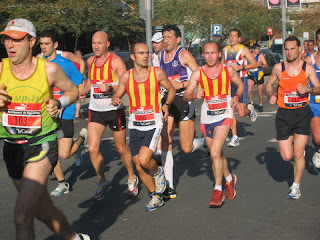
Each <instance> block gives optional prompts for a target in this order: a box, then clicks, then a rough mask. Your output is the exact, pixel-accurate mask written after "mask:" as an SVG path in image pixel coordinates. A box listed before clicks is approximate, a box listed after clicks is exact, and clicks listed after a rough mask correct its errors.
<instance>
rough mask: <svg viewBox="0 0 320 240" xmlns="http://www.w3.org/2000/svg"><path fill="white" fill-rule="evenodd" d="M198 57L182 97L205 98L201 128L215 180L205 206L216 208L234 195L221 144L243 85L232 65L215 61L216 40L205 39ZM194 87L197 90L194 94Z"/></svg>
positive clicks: (217, 46)
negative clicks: (234, 88) (202, 61)
mask: <svg viewBox="0 0 320 240" xmlns="http://www.w3.org/2000/svg"><path fill="white" fill-rule="evenodd" d="M202 56H203V57H204V59H205V61H206V64H205V65H204V66H202V67H200V68H199V69H198V70H196V71H194V72H193V73H192V75H191V78H190V83H189V85H188V87H187V89H186V91H185V93H184V96H183V100H185V101H192V100H194V99H203V98H204V99H205V100H204V102H203V104H202V107H201V131H202V132H203V134H204V135H205V140H206V144H207V146H208V149H209V150H210V156H211V159H212V170H213V175H214V181H215V186H214V191H213V197H212V199H211V201H210V202H209V205H210V206H218V207H219V206H222V203H223V201H224V198H225V196H226V197H227V199H233V198H235V196H236V190H235V184H236V182H237V177H236V175H235V174H231V173H230V171H229V169H228V162H227V159H226V157H225V156H224V154H223V151H222V147H223V144H224V142H225V141H226V138H227V136H228V133H229V131H230V128H231V125H232V119H233V110H234V109H235V108H236V107H237V106H238V104H239V99H240V97H239V96H241V95H242V93H243V92H244V84H243V82H242V81H241V79H240V77H239V75H238V74H237V72H236V71H235V70H234V69H233V68H232V67H228V66H226V65H224V64H220V63H219V58H220V57H221V52H220V48H219V45H218V44H217V43H216V42H211V41H210V42H207V43H206V44H205V45H204V46H203V53H202ZM231 82H233V83H235V84H236V86H237V92H236V95H235V96H234V97H233V98H231V94H230V92H231V87H230V84H231ZM197 86H198V91H197V92H196V93H194V90H195V89H196V88H197ZM223 177H224V178H225V180H226V184H225V193H224V192H223V189H222V181H223Z"/></svg>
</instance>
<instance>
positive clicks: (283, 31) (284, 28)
mask: <svg viewBox="0 0 320 240" xmlns="http://www.w3.org/2000/svg"><path fill="white" fill-rule="evenodd" d="M281 12H282V40H283V44H282V58H283V60H287V57H286V54H285V51H284V40H285V39H286V20H287V16H286V0H281Z"/></svg>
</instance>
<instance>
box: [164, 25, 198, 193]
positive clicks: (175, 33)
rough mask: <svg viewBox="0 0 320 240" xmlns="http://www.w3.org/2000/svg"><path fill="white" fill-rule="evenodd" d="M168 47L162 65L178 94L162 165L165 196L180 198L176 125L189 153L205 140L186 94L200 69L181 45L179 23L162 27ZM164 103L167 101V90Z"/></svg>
mask: <svg viewBox="0 0 320 240" xmlns="http://www.w3.org/2000/svg"><path fill="white" fill-rule="evenodd" d="M162 35H163V43H164V50H163V51H162V52H161V53H160V68H161V69H162V70H164V71H165V72H166V74H167V76H168V77H169V80H171V83H172V85H173V86H174V88H175V89H176V97H175V98H174V100H173V103H172V105H171V107H170V109H169V117H168V121H166V122H165V123H164V125H163V131H162V134H161V138H162V155H161V160H162V166H164V173H165V176H166V179H167V181H168V188H167V189H166V191H165V192H164V193H163V195H162V196H163V197H164V198H176V196H177V194H176V191H175V190H174V184H173V165H174V161H173V155H172V142H173V134H174V130H175V128H176V127H179V130H180V131H179V135H180V145H181V148H182V150H183V151H184V152H185V153H191V152H193V151H194V150H196V149H199V148H200V147H201V146H202V145H203V139H202V141H200V140H199V139H196V138H194V135H195V125H194V119H195V112H194V104H193V102H192V101H191V102H184V101H183V93H184V91H185V88H186V87H187V86H188V84H189V79H190V76H191V73H192V71H195V70H197V69H198V64H197V63H196V60H195V59H194V57H193V56H192V55H191V53H190V52H188V51H187V50H186V49H184V48H182V47H179V45H178V44H179V42H180V41H181V32H180V29H179V28H178V27H177V26H176V25H166V26H164V28H163V30H162ZM163 95H164V96H163V98H162V103H165V101H166V100H167V94H166V91H165V89H164V90H163Z"/></svg>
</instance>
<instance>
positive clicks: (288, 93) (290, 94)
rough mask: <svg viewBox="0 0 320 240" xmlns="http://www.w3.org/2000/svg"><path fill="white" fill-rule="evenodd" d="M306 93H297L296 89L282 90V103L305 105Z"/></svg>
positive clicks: (288, 105) (292, 105)
mask: <svg viewBox="0 0 320 240" xmlns="http://www.w3.org/2000/svg"><path fill="white" fill-rule="evenodd" d="M307 99H308V94H303V95H299V94H298V92H297V90H291V89H285V90H284V105H285V106H286V107H301V106H306V105H307Z"/></svg>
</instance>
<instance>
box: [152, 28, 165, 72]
mask: <svg viewBox="0 0 320 240" xmlns="http://www.w3.org/2000/svg"><path fill="white" fill-rule="evenodd" d="M151 42H152V47H153V51H154V53H153V54H152V55H151V59H152V66H154V67H159V66H160V62H159V53H160V52H161V51H162V50H163V37H162V33H161V32H156V33H155V34H154V35H153V36H152V38H151Z"/></svg>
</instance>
